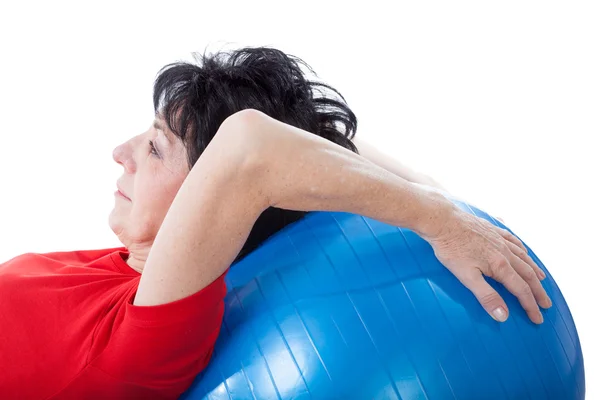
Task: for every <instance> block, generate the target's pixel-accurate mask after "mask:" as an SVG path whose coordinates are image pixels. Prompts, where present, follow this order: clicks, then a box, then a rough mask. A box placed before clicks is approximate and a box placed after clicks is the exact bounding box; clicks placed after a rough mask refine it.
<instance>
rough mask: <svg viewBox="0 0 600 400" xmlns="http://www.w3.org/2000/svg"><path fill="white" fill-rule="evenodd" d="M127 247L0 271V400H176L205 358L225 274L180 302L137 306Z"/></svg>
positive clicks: (32, 260)
mask: <svg viewBox="0 0 600 400" xmlns="http://www.w3.org/2000/svg"><path fill="white" fill-rule="evenodd" d="M128 254H129V253H128V251H127V249H126V248H124V247H119V248H114V249H104V250H87V251H73V252H58V253H47V254H31V253H28V254H23V255H21V256H18V257H16V258H13V259H12V260H9V261H8V262H6V263H4V264H0V398H2V399H16V398H18V399H35V400H42V399H48V400H49V399H53V400H58V399H60V400H63V399H78V400H80V399H177V398H178V397H179V396H180V395H181V394H182V393H183V392H185V390H186V389H187V388H188V387H189V386H190V385H191V384H192V382H193V380H194V378H195V377H196V375H198V373H199V372H200V371H202V370H203V369H204V368H205V367H206V365H207V364H208V361H209V359H210V357H211V354H212V350H213V347H214V344H215V341H216V339H217V336H218V334H219V328H220V326H221V320H222V317H223V310H224V303H223V299H224V297H225V294H226V287H225V283H224V279H223V278H224V275H223V276H221V277H220V278H219V279H217V280H216V281H215V282H213V283H212V284H211V285H210V286H208V287H206V288H205V289H203V290H201V291H200V292H198V293H196V294H193V295H191V296H189V297H187V298H184V299H181V300H177V301H174V302H172V303H168V304H162V305H158V306H134V305H133V299H134V297H135V294H136V291H137V287H138V284H139V281H140V278H141V274H140V273H139V272H137V271H135V270H133V269H132V268H131V267H129V266H128V265H127V263H126V262H125V260H126V259H127V256H128Z"/></svg>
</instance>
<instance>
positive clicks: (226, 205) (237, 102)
mask: <svg viewBox="0 0 600 400" xmlns="http://www.w3.org/2000/svg"><path fill="white" fill-rule="evenodd" d="M198 61H199V63H198V65H193V64H189V63H178V64H172V65H169V66H167V67H165V68H164V69H163V70H162V71H161V73H160V74H159V76H158V77H157V80H156V82H155V87H154V108H155V111H156V118H155V120H154V121H153V123H152V125H151V126H150V128H149V129H148V130H147V131H146V132H144V133H142V134H140V135H138V136H135V137H133V138H131V139H130V140H128V141H127V142H125V143H123V144H121V145H120V146H118V147H117V148H116V149H115V151H114V159H115V161H116V162H117V163H119V164H121V165H122V166H123V168H124V174H123V176H122V177H121V178H120V179H119V180H118V182H117V186H118V189H119V190H118V192H117V193H116V194H115V195H116V199H115V207H114V209H113V210H112V212H111V214H110V217H109V224H110V227H111V228H112V230H113V231H114V232H115V234H116V235H117V236H118V237H119V240H120V241H121V242H122V243H123V246H124V247H120V248H115V249H102V250H87V251H73V252H61V253H49V254H24V255H21V256H18V257H16V258H14V259H12V260H10V261H8V262H6V263H5V264H3V265H2V266H0V293H2V300H3V301H2V302H0V326H2V329H0V346H1V347H0V348H1V351H0V367H1V369H2V371H3V372H2V374H0V397H2V398H17V397H18V398H21V399H81V398H86V399H87V398H98V399H106V398H111V399H116V398H124V399H125V398H126V399H134V398H140V399H142V398H143V399H151V398H177V397H178V396H179V395H180V394H181V393H183V392H184V391H185V390H186V389H187V388H188V387H189V386H190V384H191V383H192V381H193V380H194V378H195V377H196V375H197V374H198V373H199V372H200V371H202V369H203V368H205V366H206V365H207V364H208V362H209V359H210V356H211V354H212V349H213V346H214V343H215V340H216V338H217V336H218V334H219V328H220V323H221V319H222V316H223V307H224V306H223V298H224V296H225V285H224V281H223V276H224V274H225V272H226V271H227V269H228V268H229V267H230V266H231V265H232V264H233V263H235V261H237V260H239V259H240V258H242V257H243V256H244V255H246V254H248V252H250V251H252V250H253V249H254V248H256V247H257V246H258V245H259V244H260V243H262V242H263V241H264V240H265V239H266V238H268V237H269V236H270V235H272V234H273V233H275V232H277V231H278V230H280V229H281V228H283V227H284V226H286V225H288V224H290V223H292V222H294V221H297V220H298V219H300V218H301V217H302V216H304V215H305V213H306V212H307V211H311V210H333V211H346V212H352V213H357V214H362V215H365V216H368V217H371V218H374V219H377V220H380V221H383V222H386V223H390V224H394V225H398V226H405V227H407V228H410V229H412V230H414V231H415V232H416V233H418V234H419V235H421V236H422V237H423V238H425V239H426V240H427V241H428V242H429V243H430V244H431V245H432V246H433V248H434V250H435V254H436V256H437V257H438V258H439V259H440V261H441V262H442V263H443V264H444V265H445V266H446V267H447V268H448V269H449V270H450V271H451V272H452V273H453V274H455V275H456V276H457V278H458V279H459V280H460V281H461V282H462V283H463V284H465V285H466V286H467V287H468V288H469V289H470V290H471V291H472V292H473V293H474V295H475V296H476V297H477V298H478V300H479V301H480V302H481V304H482V306H483V307H484V308H485V309H486V310H487V311H488V312H489V313H490V315H491V316H492V317H493V318H495V319H496V320H497V321H504V320H506V318H507V317H508V309H507V307H506V304H505V303H504V302H503V300H502V299H501V298H500V296H499V295H498V294H497V293H496V292H495V291H494V290H493V289H492V288H491V287H490V286H489V285H488V284H487V283H486V281H485V280H484V278H483V275H487V276H490V277H492V278H494V279H496V280H498V281H500V282H502V283H503V284H504V285H505V286H506V287H507V288H508V289H509V290H510V291H511V292H512V293H514V294H515V295H516V296H517V297H518V298H519V300H520V302H521V304H522V305H523V307H524V308H525V310H526V311H527V313H528V315H529V316H530V318H531V319H532V321H534V322H536V323H541V322H542V316H541V314H540V310H539V307H538V304H539V306H542V307H550V305H551V303H550V299H549V298H548V296H547V295H546V293H545V292H544V289H543V288H542V286H541V284H540V279H543V278H544V275H543V272H542V271H541V270H540V269H539V268H538V267H537V266H536V265H535V263H534V262H533V261H532V260H531V258H530V257H529V256H528V255H527V253H526V251H525V248H524V246H523V245H522V243H521V242H520V241H519V240H518V239H517V238H515V237H514V236H512V235H511V234H510V233H508V232H506V231H504V230H502V229H500V228H497V227H494V226H493V225H491V224H489V223H488V222H486V221H484V220H482V219H479V218H477V217H474V216H472V215H471V214H467V213H464V212H462V211H461V210H460V209H458V208H457V207H455V206H454V205H453V204H452V203H451V202H450V201H448V200H447V199H446V198H445V197H444V196H443V195H440V194H438V193H437V192H435V191H429V190H425V189H423V188H422V187H420V186H417V185H413V184H410V183H408V182H407V180H405V179H404V178H409V179H411V180H413V181H421V182H422V183H428V184H431V182H428V181H423V177H419V176H418V175H415V174H411V173H410V171H408V170H406V169H405V168H403V167H401V166H399V164H394V163H393V162H392V161H391V160H390V159H380V158H379V153H378V152H377V151H375V150H374V149H372V148H370V149H366V151H365V155H367V156H368V157H369V158H372V159H373V161H374V162H375V163H377V164H380V165H381V166H382V167H384V168H381V167H380V166H378V165H376V164H375V163H373V162H371V161H369V160H368V159H366V158H364V157H362V156H359V155H358V154H356V153H357V152H358V150H357V149H356V146H355V143H354V142H353V141H352V139H353V136H354V133H355V130H356V118H355V116H354V114H353V113H352V112H351V110H350V109H349V108H348V107H347V105H346V104H345V102H344V101H343V98H341V99H334V98H331V97H328V96H327V95H326V94H327V93H326V92H327V91H328V90H329V91H333V92H334V93H337V92H335V91H334V90H332V89H331V88H330V87H328V86H326V85H322V84H317V83H313V82H310V81H307V80H306V78H305V76H304V75H303V73H302V70H301V68H300V65H301V64H302V62H301V61H300V60H298V59H295V58H293V57H290V56H287V55H285V54H283V53H282V52H280V51H278V50H275V49H270V48H247V49H241V50H237V51H234V52H231V53H217V54H214V55H211V56H204V57H203V58H202V59H199V60H198ZM330 89H331V90H330ZM340 97H341V96H340ZM309 132H310V133H309ZM359 147H361V149H360V150H362V145H359ZM386 169H387V170H386ZM388 170H390V171H393V172H394V173H392V172H390V171H388ZM397 174H398V175H397Z"/></svg>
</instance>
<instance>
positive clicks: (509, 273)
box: [491, 258, 544, 324]
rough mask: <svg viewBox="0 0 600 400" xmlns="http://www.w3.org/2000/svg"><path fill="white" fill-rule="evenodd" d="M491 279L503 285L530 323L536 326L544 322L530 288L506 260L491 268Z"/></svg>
mask: <svg viewBox="0 0 600 400" xmlns="http://www.w3.org/2000/svg"><path fill="white" fill-rule="evenodd" d="M491 278H493V279H495V280H497V281H498V282H500V283H501V284H503V285H504V286H505V287H506V289H508V291H509V292H511V293H512V294H513V295H514V296H515V297H516V298H517V299H518V300H519V303H521V306H522V307H523V309H524V310H525V312H526V313H527V315H528V316H529V319H530V320H531V321H533V322H534V323H536V324H541V323H542V322H544V318H543V317H542V313H541V312H540V308H539V307H538V305H537V302H536V301H535V297H534V296H533V292H532V290H531V287H530V286H529V285H528V284H527V282H525V281H524V280H523V278H521V277H520V276H519V274H518V273H517V272H516V271H515V270H514V269H513V267H512V266H511V265H510V264H509V263H508V260H507V259H506V258H503V260H502V261H501V262H499V263H498V264H497V265H494V266H493V267H492V276H491Z"/></svg>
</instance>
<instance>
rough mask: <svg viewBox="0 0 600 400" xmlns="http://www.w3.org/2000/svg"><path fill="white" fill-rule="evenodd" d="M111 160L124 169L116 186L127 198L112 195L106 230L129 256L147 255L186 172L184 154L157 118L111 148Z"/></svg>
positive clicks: (186, 165) (187, 169) (178, 143)
mask: <svg viewBox="0 0 600 400" xmlns="http://www.w3.org/2000/svg"><path fill="white" fill-rule="evenodd" d="M150 142H152V143H153V145H154V148H153V147H152V145H151V144H150ZM113 158H114V160H115V161H116V162H117V163H119V164H121V165H122V166H123V168H124V173H123V176H121V178H119V180H118V181H117V184H118V187H119V188H120V190H121V192H123V194H124V195H125V196H127V197H128V198H125V197H122V196H120V195H117V194H115V206H114V208H113V210H112V211H111V213H110V216H109V225H110V228H111V229H112V230H113V232H114V233H115V234H116V235H117V236H118V238H119V240H120V241H121V243H123V245H124V246H125V247H127V248H128V250H129V251H130V252H131V253H133V252H136V253H142V254H147V253H148V252H149V251H150V247H151V246H152V243H153V242H154V239H155V237H156V234H157V233H158V229H159V228H160V226H161V224H162V222H163V220H164V218H165V216H166V214H167V211H168V210H169V207H170V206H171V203H172V202H173V199H174V198H175V195H176V194H177V192H178V190H179V188H180V187H181V185H182V184H183V181H184V180H185V177H186V176H187V175H188V173H189V168H188V164H187V151H186V150H185V147H184V145H183V143H182V142H181V141H180V140H179V139H178V138H177V137H176V136H175V135H174V134H173V133H172V132H171V131H170V130H169V129H168V128H167V127H166V124H165V123H164V120H162V119H161V118H159V117H158V116H157V118H156V119H155V120H154V121H153V124H152V126H151V127H150V128H149V129H148V130H147V131H146V132H144V133H142V134H140V135H137V136H135V137H132V138H131V139H129V140H128V141H126V142H125V143H123V144H121V145H119V146H118V147H117V148H115V150H114V151H113Z"/></svg>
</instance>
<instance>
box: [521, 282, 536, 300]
mask: <svg viewBox="0 0 600 400" xmlns="http://www.w3.org/2000/svg"><path fill="white" fill-rule="evenodd" d="M517 296H518V297H533V292H532V291H531V287H529V285H528V284H526V283H525V282H523V284H520V285H519V286H518V288H517Z"/></svg>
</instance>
